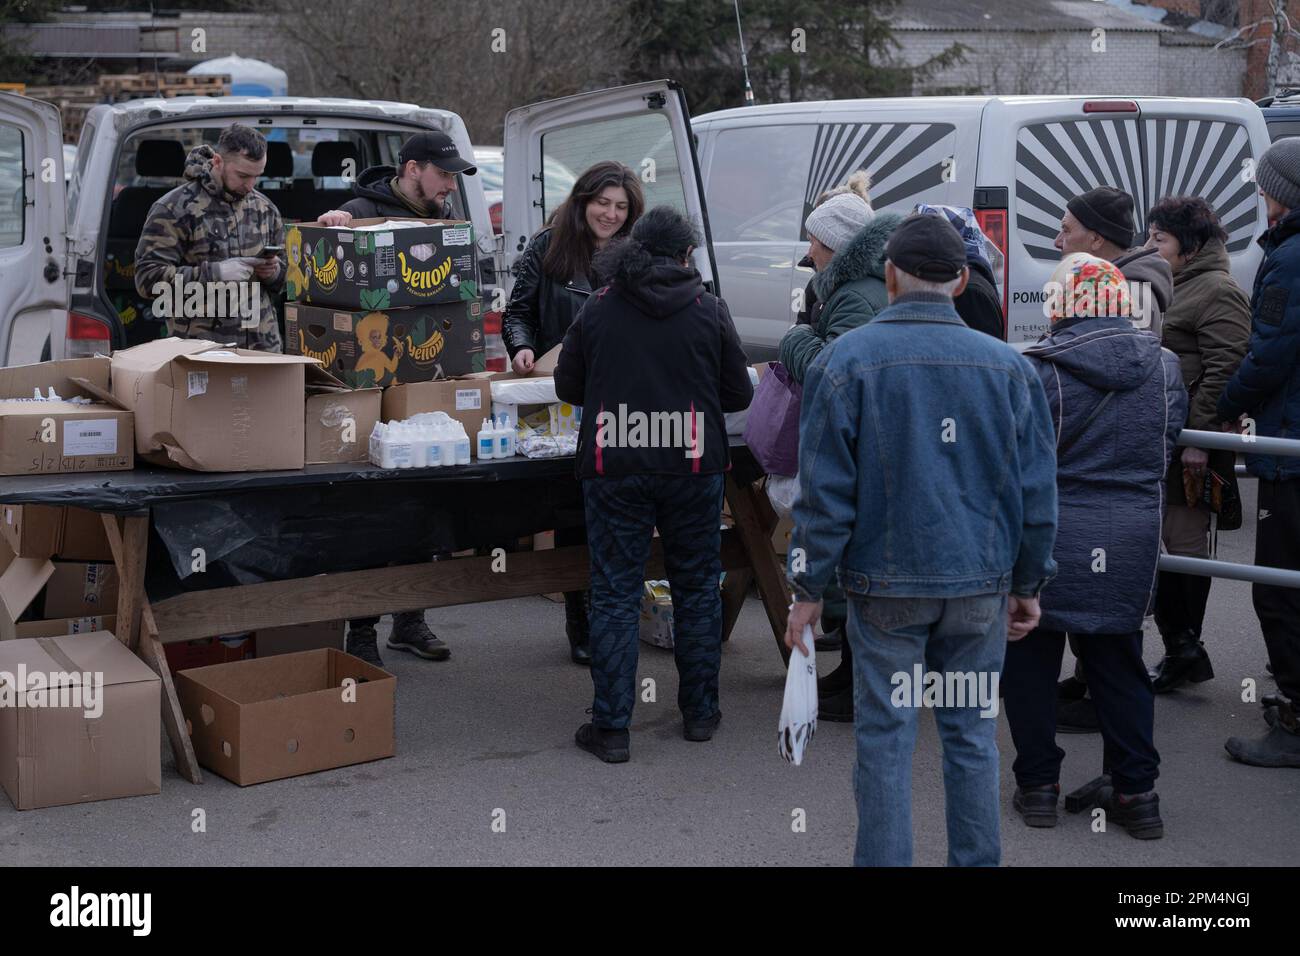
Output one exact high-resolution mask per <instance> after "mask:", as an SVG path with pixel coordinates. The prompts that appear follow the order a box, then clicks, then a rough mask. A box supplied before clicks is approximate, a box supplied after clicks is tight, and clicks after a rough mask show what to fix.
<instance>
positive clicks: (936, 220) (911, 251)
mask: <svg viewBox="0 0 1300 956" xmlns="http://www.w3.org/2000/svg"><path fill="white" fill-rule="evenodd" d="M885 258H886V259H888V260H889V261H890V262H892V263H893V264H894V265H895V266H896V267H897V268H899V269H902V270H903V271H904V272H906V273H907V274H908V275H910V276H916V277H917V278H918V279H924V280H925V281H927V282H949V281H951V280H952V279H955V278H957V277H958V276H959V275H961V270H962V269H964V268H965V267H966V244H965V243H964V242H962V238H961V235H960V234H959V233H958V232H957V230H956V229H954V228H953V227H952V223H950V222H949V221H948V220H947V219H945V218H944V217H943V216H927V215H926V214H924V213H913V214H912V215H910V216H908V217H907V218H906V219H904V220H903V221H902V222H900V223H899V224H898V225H897V226H896V227H895V228H894V231H893V232H892V233H891V234H890V236H889V242H887V243H886V244H885Z"/></svg>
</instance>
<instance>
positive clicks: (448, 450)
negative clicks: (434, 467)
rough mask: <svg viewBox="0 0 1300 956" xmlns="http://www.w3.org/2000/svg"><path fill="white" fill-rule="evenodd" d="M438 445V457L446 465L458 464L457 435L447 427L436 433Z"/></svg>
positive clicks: (444, 426)
mask: <svg viewBox="0 0 1300 956" xmlns="http://www.w3.org/2000/svg"><path fill="white" fill-rule="evenodd" d="M434 436H435V438H436V440H437V445H438V457H439V458H440V460H441V462H442V464H444V465H454V464H456V435H455V433H454V432H453V431H452V430H451V429H450V428H448V427H447V426H446V425H443V426H442V427H440V428H438V429H437V431H436V432H434Z"/></svg>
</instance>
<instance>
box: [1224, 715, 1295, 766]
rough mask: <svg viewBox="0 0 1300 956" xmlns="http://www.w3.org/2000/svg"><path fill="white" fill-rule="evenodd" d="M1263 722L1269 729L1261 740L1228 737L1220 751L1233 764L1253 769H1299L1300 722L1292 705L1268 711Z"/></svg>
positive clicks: (1259, 738)
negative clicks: (1225, 752) (1235, 761)
mask: <svg viewBox="0 0 1300 956" xmlns="http://www.w3.org/2000/svg"><path fill="white" fill-rule="evenodd" d="M1264 719H1265V720H1266V721H1268V724H1269V728H1268V733H1266V734H1265V735H1264V736H1263V737H1258V738H1256V739H1254V740H1247V739H1245V738H1244V737H1229V738H1228V742H1227V743H1225V744H1224V745H1223V748H1224V749H1225V750H1226V751H1228V754H1229V756H1231V757H1232V758H1233V759H1234V760H1239V761H1240V762H1241V763H1244V764H1249V765H1250V766H1252V767H1300V720H1298V719H1297V714H1296V708H1295V705H1294V704H1278V705H1276V706H1273V707H1269V708H1267V709H1266V710H1265V711H1264Z"/></svg>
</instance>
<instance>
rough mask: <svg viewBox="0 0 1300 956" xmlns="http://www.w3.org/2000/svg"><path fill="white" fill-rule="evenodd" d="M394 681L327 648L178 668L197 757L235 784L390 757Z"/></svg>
mask: <svg viewBox="0 0 1300 956" xmlns="http://www.w3.org/2000/svg"><path fill="white" fill-rule="evenodd" d="M346 678H351V679H352V681H351V682H349V684H348V685H347V686H344V683H343V682H344V680H345V679H346ZM396 689H397V678H395V677H394V676H393V675H392V674H389V673H388V672H387V671H384V670H380V669H379V668H378V667H372V666H371V665H370V664H367V663H366V662H365V661H363V660H360V659H359V658H356V657H352V656H350V655H348V654H344V653H343V652H342V651H338V650H334V649H333V648H329V649H321V650H315V651H304V652H302V653H299V654H280V655H278V656H275V657H259V658H257V659H256V660H251V661H237V662H235V663H232V664H216V665H214V666H212V667H200V668H197V669H195V670H189V671H182V672H181V673H179V674H177V675H176V693H177V695H178V696H179V697H180V702H181V710H182V711H184V713H185V718H186V723H187V724H188V725H189V727H190V728H191V739H192V740H193V742H194V752H195V754H196V755H197V756H198V759H199V763H201V764H202V765H203V766H205V767H207V768H208V769H209V770H212V771H213V772H215V773H219V774H220V775H221V776H223V777H225V778H226V779H227V780H230V781H232V782H233V783H237V784H239V785H240V786H241V787H246V786H248V785H249V784H254V783H264V782H265V781H267V780H280V779H283V778H285V777H294V776H298V775H299V774H304V773H315V772H316V771H318V770H329V769H332V768H334V767H346V766H348V765H350V764H356V763H364V762H366V761H369V760H378V759H380V758H381V757H391V756H393V753H394V747H393V713H394V709H393V702H394V695H395V692H396ZM156 706H157V705H156V704H155V707H156ZM155 726H156V725H155ZM156 733H157V732H156V731H155V735H156Z"/></svg>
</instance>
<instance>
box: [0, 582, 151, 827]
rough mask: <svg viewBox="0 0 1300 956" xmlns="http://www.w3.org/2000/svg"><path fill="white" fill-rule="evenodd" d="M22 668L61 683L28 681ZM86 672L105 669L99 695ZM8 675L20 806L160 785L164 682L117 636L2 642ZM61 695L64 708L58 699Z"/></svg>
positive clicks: (11, 772)
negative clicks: (85, 690) (41, 688)
mask: <svg viewBox="0 0 1300 956" xmlns="http://www.w3.org/2000/svg"><path fill="white" fill-rule="evenodd" d="M19 560H22V559H19ZM20 674H22V675H24V676H25V678H26V679H27V680H28V687H30V686H31V684H30V677H31V675H33V674H43V675H46V680H47V681H49V684H50V686H51V687H52V688H56V689H55V690H50V691H46V692H43V693H42V692H34V691H32V690H26V689H24V688H21V687H19V686H18V677H19V675H20ZM84 674H92V675H102V676H101V678H100V679H101V680H102V685H101V687H100V688H99V691H98V693H97V694H96V695H95V697H96V698H97V699H96V700H94V701H90V700H87V699H86V698H85V697H83V696H82V695H81V688H82V686H85V685H84V682H85V678H84V677H83V676H82V675H84ZM0 679H3V680H4V681H5V684H6V687H5V688H0V695H2V694H5V693H6V691H7V690H8V689H9V687H11V686H12V688H13V691H14V699H13V701H12V702H11V701H9V700H7V699H5V698H4V697H0V700H2V701H3V702H4V704H5V706H0V784H2V785H3V786H4V791H5V793H7V794H8V795H9V799H10V800H12V801H13V804H14V806H15V807H16V808H17V809H19V810H31V809H34V808H37V807H54V806H60V805H63V804H68V803H85V802H87V801H89V800H108V799H112V798H114V797H134V796H141V795H144V794H153V793H158V792H160V790H161V789H162V787H161V784H162V763H161V757H160V753H159V742H160V738H161V733H160V727H159V720H160V714H161V694H160V688H161V684H160V681H159V680H158V675H156V674H155V673H154V672H153V671H152V670H150V669H149V668H148V667H147V666H146V665H145V664H144V662H143V661H141V660H140V659H139V658H138V657H136V656H135V655H134V654H132V653H131V652H130V651H129V650H127V649H126V648H125V647H124V646H123V645H122V643H121V642H120V641H118V639H117V638H116V637H114V636H113V635H112V634H111V633H109V632H107V631H96V632H94V633H92V634H79V635H76V636H72V637H42V638H35V639H28V640H17V641H7V642H4V643H0ZM91 681H92V683H91V685H90V686H93V681H94V678H93V677H92V678H91ZM54 695H57V697H58V703H60V704H61V706H49V704H50V703H51V702H52V701H51V697H52V696H54ZM87 704H92V706H89V707H87V706H86V705H87ZM69 705H71V706H69ZM97 711H98V712H99V715H98V716H93V717H88V716H86V715H87V712H90V713H95V712H97Z"/></svg>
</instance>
